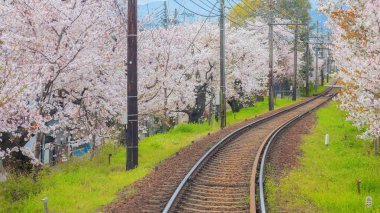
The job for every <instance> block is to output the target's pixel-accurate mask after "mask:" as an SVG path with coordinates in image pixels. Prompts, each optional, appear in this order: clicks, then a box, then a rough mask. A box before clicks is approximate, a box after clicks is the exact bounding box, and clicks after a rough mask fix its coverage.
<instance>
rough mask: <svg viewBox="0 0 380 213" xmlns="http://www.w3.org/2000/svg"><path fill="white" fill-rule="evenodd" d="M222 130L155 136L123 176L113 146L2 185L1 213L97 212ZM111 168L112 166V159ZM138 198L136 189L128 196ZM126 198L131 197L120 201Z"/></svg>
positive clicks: (193, 128) (261, 107)
mask: <svg viewBox="0 0 380 213" xmlns="http://www.w3.org/2000/svg"><path fill="white" fill-rule="evenodd" d="M292 103H294V102H292V101H291V100H290V99H277V100H276V102H275V106H276V107H277V108H279V107H284V106H288V105H290V104H292ZM267 108H268V102H267V101H264V102H259V103H257V105H256V106H255V107H252V108H245V109H242V110H241V111H240V112H239V113H235V114H232V112H228V114H227V125H232V124H236V123H239V122H242V121H244V120H245V119H248V118H252V117H254V116H256V115H259V114H262V113H264V112H267V111H268V110H267ZM218 130H219V124H218V123H217V122H213V124H212V125H210V126H209V125H208V124H207V123H204V124H181V125H178V126H177V127H176V128H174V129H172V130H170V131H169V132H168V133H166V134H157V135H154V136H151V137H148V138H146V139H144V140H142V141H141V142H140V144H139V167H138V168H137V169H135V170H133V171H128V172H126V171H125V158H126V157H125V149H124V148H123V147H116V148H114V147H113V146H112V145H106V146H104V147H102V149H101V152H100V153H99V154H98V155H96V156H95V158H94V159H93V160H92V161H90V160H89V159H88V157H84V158H73V159H71V160H70V161H69V162H67V163H65V164H60V165H57V166H55V167H52V168H46V169H44V170H43V172H42V174H41V176H40V177H39V181H38V182H37V183H33V182H32V181H31V179H30V177H19V178H17V179H11V180H9V181H8V182H6V183H0V212H28V213H29V212H42V211H43V204H42V202H41V199H42V198H44V197H48V198H49V203H48V205H49V209H50V211H51V212H94V211H98V210H100V209H101V207H102V206H104V205H106V204H107V203H110V202H111V201H113V200H114V199H116V198H117V197H118V192H120V191H121V190H122V189H123V188H124V187H126V186H128V185H130V184H131V183H133V182H135V181H137V180H139V179H141V178H143V177H144V176H146V175H147V174H149V173H150V172H151V171H152V170H153V169H154V168H155V166H157V165H158V164H159V163H160V162H161V161H162V160H164V159H167V158H168V157H170V156H172V155H174V154H175V153H176V152H177V151H178V150H180V149H182V148H183V147H186V146H188V145H190V144H191V142H192V141H193V140H197V139H200V138H202V137H204V136H206V135H207V134H208V133H209V132H215V131H218ZM109 153H112V154H113V156H112V160H111V161H112V163H111V165H110V166H109V165H108V154H109ZM129 192H130V193H134V189H130V190H129ZM121 196H128V195H121Z"/></svg>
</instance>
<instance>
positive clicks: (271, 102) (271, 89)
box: [268, 0, 274, 111]
mask: <svg viewBox="0 0 380 213" xmlns="http://www.w3.org/2000/svg"><path fill="white" fill-rule="evenodd" d="M273 6H274V5H273V0H269V12H270V19H269V35H268V36H269V94H268V102H269V111H272V110H274V85H273V84H274V83H273V21H274V20H273V19H274V18H273Z"/></svg>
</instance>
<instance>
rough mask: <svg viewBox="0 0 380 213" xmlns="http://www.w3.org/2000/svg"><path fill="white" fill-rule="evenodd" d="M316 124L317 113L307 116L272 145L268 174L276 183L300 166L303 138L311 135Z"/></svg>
mask: <svg viewBox="0 0 380 213" xmlns="http://www.w3.org/2000/svg"><path fill="white" fill-rule="evenodd" d="M315 123H316V116H315V113H312V114H309V115H307V116H306V117H304V118H303V119H302V120H300V121H298V122H297V123H296V124H294V125H293V126H292V127H290V128H288V129H287V130H286V131H285V132H284V133H282V134H281V136H280V137H279V138H278V139H277V140H276V142H275V143H274V144H273V145H272V147H271V149H270V151H269V156H268V162H269V164H270V170H269V171H268V172H269V173H270V174H271V175H272V177H274V180H275V181H276V182H277V181H278V180H279V178H281V177H283V176H286V175H287V174H288V172H289V171H290V170H291V169H292V168H293V167H295V166H297V165H298V159H299V157H300V156H302V151H301V149H300V145H301V144H302V142H303V139H302V137H303V136H304V135H306V134H309V133H310V131H311V129H312V128H313V126H314V125H315Z"/></svg>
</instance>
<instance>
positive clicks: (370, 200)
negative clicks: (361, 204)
mask: <svg viewBox="0 0 380 213" xmlns="http://www.w3.org/2000/svg"><path fill="white" fill-rule="evenodd" d="M365 205H366V206H367V208H372V197H371V196H367V197H366V198H365Z"/></svg>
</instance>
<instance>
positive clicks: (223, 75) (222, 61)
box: [219, 0, 226, 129]
mask: <svg viewBox="0 0 380 213" xmlns="http://www.w3.org/2000/svg"><path fill="white" fill-rule="evenodd" d="M219 21H220V23H219V25H220V128H222V129H223V128H224V127H226V65H225V63H226V62H225V57H226V56H225V36H226V31H225V14H224V0H220V19H219Z"/></svg>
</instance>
